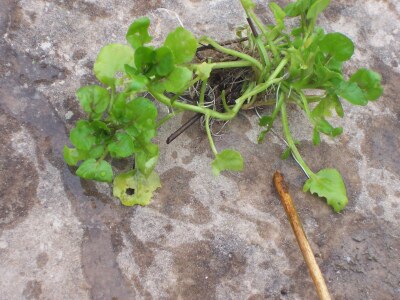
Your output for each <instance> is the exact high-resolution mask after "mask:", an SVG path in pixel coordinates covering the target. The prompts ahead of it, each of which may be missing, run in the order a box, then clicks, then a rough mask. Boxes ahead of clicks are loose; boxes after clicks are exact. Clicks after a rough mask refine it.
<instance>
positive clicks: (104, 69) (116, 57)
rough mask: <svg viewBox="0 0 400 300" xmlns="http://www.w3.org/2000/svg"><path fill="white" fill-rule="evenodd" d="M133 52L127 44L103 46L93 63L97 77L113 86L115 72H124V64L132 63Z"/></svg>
mask: <svg viewBox="0 0 400 300" xmlns="http://www.w3.org/2000/svg"><path fill="white" fill-rule="evenodd" d="M134 53H135V52H134V50H133V49H132V48H131V47H129V46H127V45H122V44H109V45H107V46H104V47H103V48H102V49H101V50H100V53H99V55H98V56H97V59H96V62H95V64H94V73H95V75H96V77H97V79H98V80H99V81H100V82H102V83H104V84H106V85H108V86H115V82H116V78H115V73H117V72H124V70H125V68H124V66H125V65H126V64H128V65H134Z"/></svg>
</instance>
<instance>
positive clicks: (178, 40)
mask: <svg viewBox="0 0 400 300" xmlns="http://www.w3.org/2000/svg"><path fill="white" fill-rule="evenodd" d="M164 46H166V47H168V48H170V49H171V51H172V53H173V55H174V57H175V63H176V64H183V63H187V62H190V61H191V60H192V59H193V57H194V56H195V54H196V50H197V41H196V39H195V37H194V36H193V34H192V33H191V32H190V31H188V30H186V29H185V28H183V27H178V28H177V29H175V31H172V32H170V33H169V34H168V36H167V38H166V40H165V43H164Z"/></svg>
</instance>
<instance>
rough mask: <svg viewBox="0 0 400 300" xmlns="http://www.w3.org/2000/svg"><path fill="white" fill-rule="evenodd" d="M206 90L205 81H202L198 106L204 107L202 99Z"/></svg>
mask: <svg viewBox="0 0 400 300" xmlns="http://www.w3.org/2000/svg"><path fill="white" fill-rule="evenodd" d="M206 89H207V80H203V82H202V83H201V89H200V97H199V106H201V107H204V97H205V95H206Z"/></svg>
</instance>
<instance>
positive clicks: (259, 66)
mask: <svg viewBox="0 0 400 300" xmlns="http://www.w3.org/2000/svg"><path fill="white" fill-rule="evenodd" d="M200 40H201V41H205V42H206V43H209V44H210V45H211V46H213V47H214V48H215V49H217V50H218V51H220V52H222V53H225V54H228V55H232V56H235V57H239V58H241V59H243V60H247V61H249V62H251V63H252V65H253V66H255V67H256V68H257V69H258V70H259V71H262V70H263V66H262V64H261V63H260V62H259V61H258V60H257V59H255V58H253V57H251V56H250V55H247V54H245V53H242V52H239V51H236V50H233V49H229V48H225V47H223V46H221V45H220V44H218V43H217V42H216V41H214V40H213V39H211V38H209V37H202V38H201V39H200Z"/></svg>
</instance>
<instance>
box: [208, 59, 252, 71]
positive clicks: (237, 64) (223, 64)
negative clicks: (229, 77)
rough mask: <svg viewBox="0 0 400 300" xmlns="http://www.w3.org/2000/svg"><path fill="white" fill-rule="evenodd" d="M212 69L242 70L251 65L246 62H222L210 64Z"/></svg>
mask: <svg viewBox="0 0 400 300" xmlns="http://www.w3.org/2000/svg"><path fill="white" fill-rule="evenodd" d="M212 65H213V67H212V68H213V69H227V68H243V67H251V66H253V63H252V62H250V61H247V60H234V61H222V62H216V63H212Z"/></svg>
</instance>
